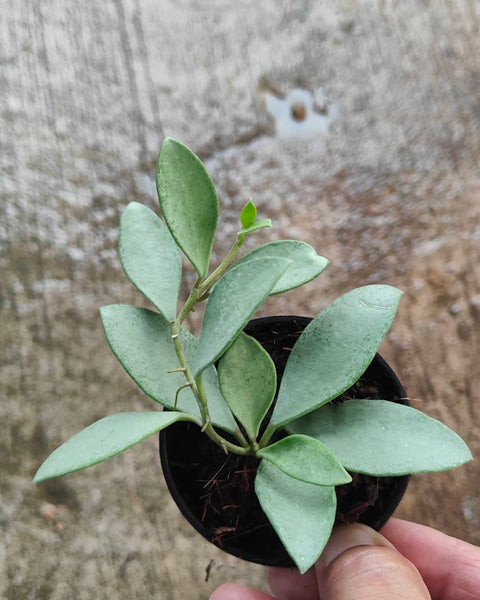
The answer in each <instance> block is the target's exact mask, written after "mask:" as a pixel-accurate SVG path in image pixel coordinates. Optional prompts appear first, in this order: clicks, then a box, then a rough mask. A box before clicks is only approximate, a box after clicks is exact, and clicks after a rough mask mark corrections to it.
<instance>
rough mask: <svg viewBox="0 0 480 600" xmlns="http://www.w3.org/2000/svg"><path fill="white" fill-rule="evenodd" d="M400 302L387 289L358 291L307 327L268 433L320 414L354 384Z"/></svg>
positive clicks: (291, 360) (393, 290) (395, 293)
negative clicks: (319, 411) (304, 417)
mask: <svg viewBox="0 0 480 600" xmlns="http://www.w3.org/2000/svg"><path fill="white" fill-rule="evenodd" d="M401 296H402V292H401V291H400V290H398V289H397V288H394V287H391V286H388V285H368V286H365V287H361V288H357V289H355V290H352V291H351V292H348V293H347V294H344V295H343V296H340V298H337V299H336V300H334V302H332V303H331V304H330V305H329V306H328V307H327V308H326V309H325V310H324V311H322V312H321V313H320V314H319V315H318V317H316V318H315V319H314V320H313V321H312V322H311V323H309V325H308V326H307V327H306V329H305V330H304V332H303V333H302V335H301V336H300V337H299V339H298V340H297V342H296V344H295V346H294V347H293V350H292V352H291V354H290V357H289V359H288V362H287V365H286V368H285V372H284V374H283V378H282V383H281V385H280V390H279V393H278V398H277V402H276V405H275V410H274V411H273V415H272V421H271V429H274V428H278V427H280V426H282V425H284V424H285V423H288V422H289V421H292V420H293V419H297V418H299V417H301V416H302V415H304V414H307V413H309V412H311V411H313V410H315V409H316V408H319V407H320V406H322V405H323V404H326V403H327V402H329V401H330V400H332V399H333V398H335V397H336V396H339V395H340V394H341V393H342V392H344V391H345V390H346V389H348V388H349V387H350V386H352V385H353V384H354V383H355V382H356V381H357V380H358V378H359V377H360V376H361V375H362V374H363V373H364V372H365V369H366V368H367V367H368V365H369V364H370V363H371V361H372V360H373V357H374V356H375V353H376V352H377V350H378V347H379V346H380V344H381V342H382V340H383V338H384V336H385V334H386V333H387V331H388V330H389V329H390V326H391V324H392V321H393V318H394V316H395V313H396V312H397V308H398V303H399V301H400V298H401Z"/></svg>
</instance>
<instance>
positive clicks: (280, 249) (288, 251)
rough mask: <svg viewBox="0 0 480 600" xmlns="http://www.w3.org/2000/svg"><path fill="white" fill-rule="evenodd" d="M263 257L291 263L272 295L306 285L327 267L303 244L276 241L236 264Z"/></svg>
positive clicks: (247, 255) (326, 262)
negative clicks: (280, 259)
mask: <svg viewBox="0 0 480 600" xmlns="http://www.w3.org/2000/svg"><path fill="white" fill-rule="evenodd" d="M263 256H273V257H275V258H286V259H288V260H291V261H292V264H291V265H290V266H289V268H288V269H287V270H286V271H285V273H284V274H283V277H281V279H280V280H279V281H278V283H277V285H276V286H275V287H274V288H273V290H272V291H271V292H270V293H271V294H272V295H273V294H281V293H283V292H286V291H288V290H291V289H293V288H297V287H299V286H301V285H303V284H305V283H308V282H309V281H311V280H312V279H315V277H317V276H318V275H320V273H321V272H322V271H323V270H324V269H325V268H326V267H327V265H328V260H327V259H326V258H324V257H323V256H319V255H318V254H317V253H316V252H315V250H314V249H313V248H312V247H311V246H309V245H308V244H306V243H305V242H298V241H297V240H278V241H276V242H270V243H269V244H263V245H262V246H259V247H258V248H255V249H254V250H251V251H250V252H248V253H247V254H245V255H244V256H242V258H241V259H240V260H239V261H238V262H237V264H241V263H242V262H245V261H247V260H251V259H252V258H260V257H263Z"/></svg>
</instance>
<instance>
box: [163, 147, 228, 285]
mask: <svg viewBox="0 0 480 600" xmlns="http://www.w3.org/2000/svg"><path fill="white" fill-rule="evenodd" d="M156 182H157V191H158V197H159V200H160V207H161V209H162V214H163V217H164V219H165V222H166V223H167V226H168V228H169V230H170V233H171V234H172V236H173V238H174V239H175V241H176V242H177V244H178V246H179V247H180V248H181V249H182V250H183V252H184V253H185V255H186V256H187V258H188V259H189V260H190V262H191V263H192V265H193V266H194V267H195V270H196V271H197V273H198V275H199V276H200V277H204V276H205V275H206V274H207V271H208V264H209V261H210V253H211V250H212V244H213V238H214V236H215V230H216V228H217V220H218V198H217V193H216V191H215V186H214V184H213V181H212V179H211V178H210V175H209V174H208V172H207V170H206V169H205V167H204V165H203V163H202V162H201V161H200V159H199V158H198V157H197V156H196V155H195V154H194V153H193V152H192V151H191V150H190V149H189V148H187V147H186V146H184V145H183V144H181V143H180V142H178V141H177V140H174V139H172V138H167V139H166V140H165V141H164V142H163V144H162V148H161V150H160V155H159V157H158V164H157V174H156Z"/></svg>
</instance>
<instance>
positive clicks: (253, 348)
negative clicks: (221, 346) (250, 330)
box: [218, 333, 277, 440]
mask: <svg viewBox="0 0 480 600" xmlns="http://www.w3.org/2000/svg"><path fill="white" fill-rule="evenodd" d="M218 380H219V382H220V389H221V390H222V394H223V397H224V398H225V401H226V403H227V404H228V406H229V407H230V410H231V411H232V413H233V414H234V415H235V417H237V419H238V420H239V421H240V423H241V424H242V425H243V427H244V428H245V431H246V432H247V434H248V436H249V437H250V439H251V440H254V439H256V437H257V435H258V430H259V428H260V425H261V423H262V421H263V418H264V417H265V415H266V414H267V412H268V409H269V408H270V404H271V403H272V400H273V397H274V396H275V391H276V389H277V374H276V370H275V365H274V364H273V361H272V359H271V358H270V356H269V355H268V353H267V352H265V350H264V349H263V348H262V346H261V345H260V344H259V343H258V342H257V341H256V340H254V339H253V338H252V337H250V336H248V335H246V334H245V333H241V334H240V335H239V336H238V337H237V339H236V340H235V341H234V342H233V344H232V345H231V346H230V348H229V349H228V350H227V351H226V352H225V354H224V355H223V356H222V358H221V359H220V362H219V364H218Z"/></svg>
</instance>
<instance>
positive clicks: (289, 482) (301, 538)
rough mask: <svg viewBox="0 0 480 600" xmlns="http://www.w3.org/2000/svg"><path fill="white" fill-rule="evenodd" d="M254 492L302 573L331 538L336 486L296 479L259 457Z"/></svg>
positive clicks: (313, 561)
mask: <svg viewBox="0 0 480 600" xmlns="http://www.w3.org/2000/svg"><path fill="white" fill-rule="evenodd" d="M255 491H256V493H257V496H258V499H259V501H260V504H261V506H262V509H263V511H264V512H265V514H266V515H267V517H268V520H269V521H270V523H271V524H272V526H273V528H274V529H275V531H276V532H277V535H278V537H279V538H280V540H281V541H282V543H283V545H284V546H285V549H286V550H287V552H288V554H289V555H290V556H291V558H292V560H293V561H294V563H295V564H296V565H297V567H298V569H299V571H300V573H305V571H307V570H308V569H309V568H310V567H311V566H312V565H313V564H314V563H315V561H316V560H317V558H318V557H319V556H320V554H321V552H322V550H323V549H324V547H325V544H326V543H327V542H328V539H329V538H330V534H331V532H332V527H333V524H334V522H335V511H336V507H337V498H336V496H335V488H334V487H326V486H320V485H314V484H312V483H305V482H304V481H299V480H298V479H294V478H293V477H289V476H288V475H286V474H285V473H284V472H283V471H281V470H280V469H279V468H278V467H276V466H275V465H274V464H273V463H271V462H268V461H267V460H262V461H261V463H260V465H259V467H258V471H257V476H256V478H255Z"/></svg>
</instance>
